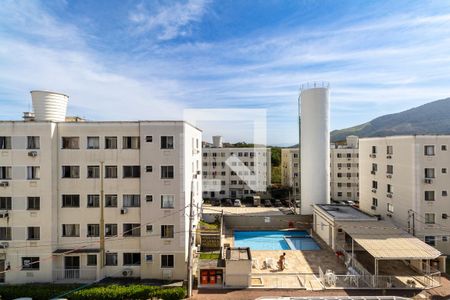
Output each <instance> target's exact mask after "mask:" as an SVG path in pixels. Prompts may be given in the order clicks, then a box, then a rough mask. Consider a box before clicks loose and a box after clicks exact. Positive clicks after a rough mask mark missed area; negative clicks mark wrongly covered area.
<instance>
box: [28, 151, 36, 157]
mask: <svg viewBox="0 0 450 300" xmlns="http://www.w3.org/2000/svg"><path fill="white" fill-rule="evenodd" d="M37 155H38V153H37V151H30V152H28V156H31V157H36V156H37Z"/></svg>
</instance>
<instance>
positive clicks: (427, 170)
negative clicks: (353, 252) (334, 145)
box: [360, 135, 450, 254]
mask: <svg viewBox="0 0 450 300" xmlns="http://www.w3.org/2000/svg"><path fill="white" fill-rule="evenodd" d="M449 147H450V136H448V135H447V136H445V135H441V136H440V135H418V136H392V137H382V138H364V139H361V140H360V208H361V209H362V210H363V211H365V212H367V213H371V214H372V215H378V216H380V218H382V219H389V220H391V221H392V222H394V223H395V224H397V225H398V226H399V227H401V228H404V229H405V230H407V231H408V232H410V233H412V234H414V235H415V236H417V237H418V238H420V239H422V240H423V241H425V242H426V243H428V244H430V245H432V246H435V247H436V248H437V249H438V250H439V251H441V252H442V253H444V254H450V230H449V228H450V220H449V215H450V202H449V199H448V197H449V196H448V192H449V190H450V175H449V169H450V152H449V151H450V150H449V149H448V148H449Z"/></svg>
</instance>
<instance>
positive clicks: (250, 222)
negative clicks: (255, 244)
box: [224, 215, 312, 230]
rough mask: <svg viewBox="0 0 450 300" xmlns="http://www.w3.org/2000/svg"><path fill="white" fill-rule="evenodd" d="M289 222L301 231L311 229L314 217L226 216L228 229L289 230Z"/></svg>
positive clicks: (225, 220)
mask: <svg viewBox="0 0 450 300" xmlns="http://www.w3.org/2000/svg"><path fill="white" fill-rule="evenodd" d="M289 222H292V223H293V224H294V227H296V228H299V229H305V230H306V229H311V223H312V215H307V216H300V215H275V216H268V217H264V216H224V223H225V228H226V229H237V230H239V229H240V230H246V229H257V230H258V229H262V230H263V229H274V230H275V229H287V228H289Z"/></svg>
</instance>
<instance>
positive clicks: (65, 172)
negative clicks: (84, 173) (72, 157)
mask: <svg viewBox="0 0 450 300" xmlns="http://www.w3.org/2000/svg"><path fill="white" fill-rule="evenodd" d="M62 178H80V167H79V166H62Z"/></svg>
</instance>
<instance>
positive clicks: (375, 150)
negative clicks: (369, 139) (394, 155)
mask: <svg viewBox="0 0 450 300" xmlns="http://www.w3.org/2000/svg"><path fill="white" fill-rule="evenodd" d="M372 154H377V146H372Z"/></svg>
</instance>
